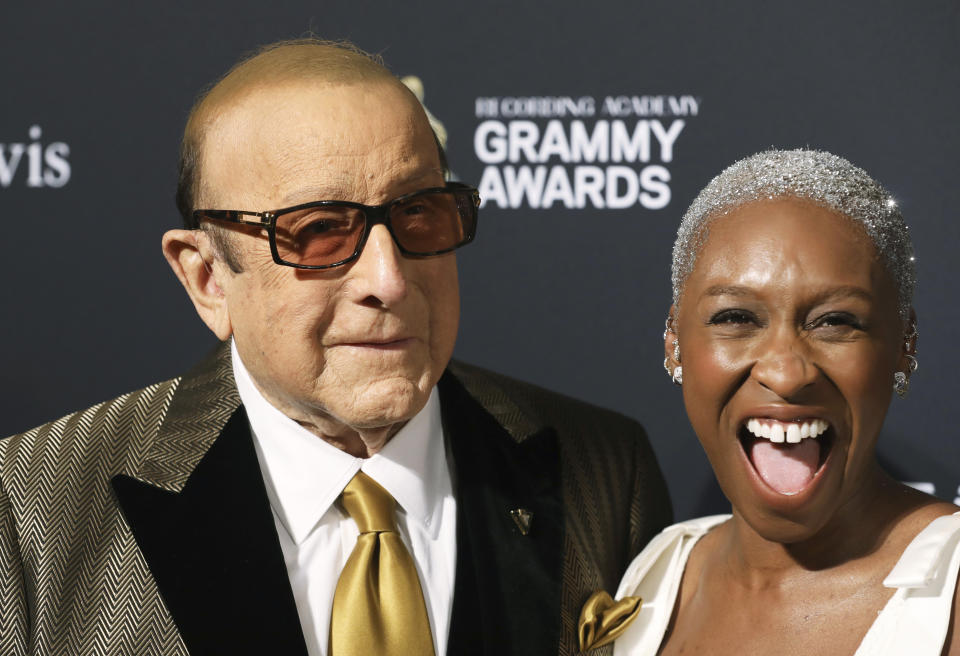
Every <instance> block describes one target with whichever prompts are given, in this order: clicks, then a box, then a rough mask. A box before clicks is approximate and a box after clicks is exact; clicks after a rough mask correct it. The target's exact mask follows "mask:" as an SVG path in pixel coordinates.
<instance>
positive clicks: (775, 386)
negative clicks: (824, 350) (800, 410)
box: [750, 329, 819, 400]
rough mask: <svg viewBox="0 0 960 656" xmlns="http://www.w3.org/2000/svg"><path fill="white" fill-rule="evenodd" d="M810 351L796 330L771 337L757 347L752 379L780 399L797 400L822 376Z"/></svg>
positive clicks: (783, 331)
mask: <svg viewBox="0 0 960 656" xmlns="http://www.w3.org/2000/svg"><path fill="white" fill-rule="evenodd" d="M809 351H810V348H809V345H808V344H807V343H806V342H805V341H804V339H803V337H802V336H801V335H798V334H797V333H796V331H794V330H791V329H784V330H781V331H778V332H777V333H774V334H770V335H768V337H767V339H765V340H764V341H763V342H762V343H761V344H759V345H758V347H757V352H756V361H755V362H754V365H753V368H752V369H751V372H750V375H751V376H752V377H753V379H754V380H756V381H757V382H758V383H760V384H761V385H763V386H764V387H766V388H767V389H769V390H770V391H772V392H774V393H775V394H776V395H777V396H779V397H780V398H781V399H787V400H789V399H791V398H794V397H795V396H797V394H799V393H800V392H801V391H802V390H803V389H804V388H806V387H807V386H808V385H811V384H812V383H813V382H814V381H815V380H816V379H817V376H818V375H819V369H818V368H817V366H816V365H815V364H814V363H813V362H812V360H811V354H810V352H809Z"/></svg>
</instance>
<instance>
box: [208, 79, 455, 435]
mask: <svg viewBox="0 0 960 656" xmlns="http://www.w3.org/2000/svg"><path fill="white" fill-rule="evenodd" d="M202 173H203V185H202V189H201V190H200V194H199V200H198V207H199V206H203V207H210V208H222V209H243V210H256V211H263V210H272V209H278V208H283V207H290V206H292V205H296V204H299V203H304V202H309V201H316V200H345V201H354V202H359V203H364V204H367V205H378V204H382V203H385V202H387V201H390V200H392V199H394V198H396V197H398V196H401V195H403V194H407V193H410V192H413V191H417V190H419V189H423V188H426V187H437V186H442V185H443V175H442V172H441V170H440V163H439V157H438V153H437V147H436V144H435V142H434V137H433V134H432V132H431V131H430V126H429V124H428V123H427V120H426V117H425V116H424V114H423V111H422V110H421V109H420V107H419V106H418V105H417V104H416V100H415V99H414V98H412V97H411V96H410V95H409V94H408V93H406V92H405V91H404V90H402V89H401V88H398V86H396V85H392V84H390V83H387V82H372V83H364V84H354V85H350V86H328V85H324V84H322V83H318V82H314V81H304V82H297V83H287V84H284V85H282V86H272V87H269V88H265V89H259V90H254V91H253V92H252V93H250V94H248V95H247V96H245V97H243V98H242V99H240V100H239V101H238V102H236V103H234V104H233V105H232V106H230V107H229V108H227V109H226V110H225V111H223V112H222V113H221V114H220V115H219V116H218V117H217V118H216V120H215V122H214V123H213V125H212V126H211V127H210V129H209V130H208V131H207V134H206V139H205V141H204V150H203V160H202ZM230 233H231V234H230V236H231V237H232V238H233V241H234V244H235V245H236V247H237V251H238V253H239V256H240V261H241V264H242V266H243V271H242V272H241V273H236V274H234V273H231V272H229V270H228V268H227V267H226V266H225V265H224V264H223V263H222V262H219V261H218V262H217V264H216V265H215V269H214V272H215V277H216V280H217V282H218V284H219V285H220V288H221V290H222V292H223V295H224V299H225V302H226V306H227V309H228V313H229V322H230V327H231V328H232V333H233V337H234V339H235V341H236V345H237V350H238V351H239V353H240V357H241V359H242V360H243V363H244V365H246V367H247V369H248V370H249V372H250V374H251V376H252V378H253V380H254V382H255V383H256V385H257V387H258V388H259V389H260V391H261V392H262V393H263V394H264V396H265V397H266V398H267V399H268V400H269V401H270V402H271V403H273V405H275V406H276V407H277V408H279V409H280V410H281V411H282V412H284V413H285V414H286V415H288V416H289V417H291V418H292V419H294V420H296V421H299V422H301V423H302V424H304V425H306V426H307V427H308V428H311V429H314V430H317V431H318V432H321V433H324V434H329V433H330V432H331V431H333V432H335V431H336V430H338V429H343V430H350V429H352V430H371V429H378V428H384V427H390V426H394V425H396V424H399V423H402V422H404V421H406V420H407V419H409V418H410V417H412V416H413V415H414V414H416V413H417V412H418V411H419V410H420V409H421V408H422V407H423V406H424V404H425V403H426V400H427V398H428V396H429V394H430V390H431V389H432V388H433V386H434V385H435V384H436V382H437V380H438V379H439V377H440V374H441V373H442V372H443V369H444V368H445V367H446V365H447V362H448V361H449V359H450V356H451V354H452V352H453V345H454V341H455V338H456V332H457V323H458V321H459V312H460V306H459V303H460V299H459V291H458V288H457V269H456V260H455V258H454V256H453V254H448V255H444V256H439V257H432V258H420V259H416V258H407V257H404V256H402V255H401V254H400V253H399V251H398V250H397V247H396V245H395V244H394V242H393V240H392V238H391V237H390V234H389V233H388V231H387V229H386V228H385V227H384V226H383V225H378V226H375V227H374V228H373V230H372V231H371V233H370V236H369V238H368V240H367V243H366V245H365V247H364V250H363V253H362V254H361V255H360V257H359V258H358V259H357V260H355V261H353V262H351V263H349V264H346V265H343V266H340V267H336V268H333V269H328V270H320V271H309V270H302V269H295V268H291V267H286V266H280V265H278V264H276V263H274V262H273V260H272V258H271V255H270V250H269V243H268V240H267V235H266V232H265V231H260V230H256V229H252V230H244V229H239V230H238V229H230Z"/></svg>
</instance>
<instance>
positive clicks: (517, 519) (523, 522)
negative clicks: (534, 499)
mask: <svg viewBox="0 0 960 656" xmlns="http://www.w3.org/2000/svg"><path fill="white" fill-rule="evenodd" d="M510 516H511V517H513V523H514V524H516V525H517V528H518V529H520V535H526V534H527V533H529V532H530V524H531V523H533V513H532V512H530V511H529V510H527V509H526V508H517V509H516V510H511V511H510Z"/></svg>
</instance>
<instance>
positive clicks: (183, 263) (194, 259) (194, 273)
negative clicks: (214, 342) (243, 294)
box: [163, 230, 233, 340]
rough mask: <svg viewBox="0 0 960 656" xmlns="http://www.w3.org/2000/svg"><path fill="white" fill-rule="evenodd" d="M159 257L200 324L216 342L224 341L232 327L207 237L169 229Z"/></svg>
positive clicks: (200, 233)
mask: <svg viewBox="0 0 960 656" xmlns="http://www.w3.org/2000/svg"><path fill="white" fill-rule="evenodd" d="M163 255H164V257H166V258H167V263H169V264H170V268H171V269H173V272H174V274H176V276H177V279H178V280H179V281H180V283H181V284H182V285H183V288H184V289H186V290H187V295H188V296H189V297H190V300H191V301H193V306H194V307H195V308H196V309H197V314H199V315H200V318H201V319H203V322H204V323H205V324H207V327H208V328H209V329H210V330H212V331H213V334H215V335H216V336H217V337H218V338H219V339H220V340H226V339H228V338H229V337H230V335H231V334H233V326H232V324H231V323H230V311H229V308H228V307H227V299H226V296H225V295H224V293H223V290H222V289H221V288H220V285H219V284H218V282H217V279H216V274H215V272H214V268H213V264H212V263H213V262H214V259H215V258H214V253H213V248H212V246H211V244H210V237H209V236H208V235H207V234H206V233H204V232H203V231H201V230H170V231H168V232H166V233H164V235H163Z"/></svg>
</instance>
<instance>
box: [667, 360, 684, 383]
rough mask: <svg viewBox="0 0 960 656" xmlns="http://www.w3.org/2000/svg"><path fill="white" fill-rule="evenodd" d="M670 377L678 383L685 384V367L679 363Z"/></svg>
mask: <svg viewBox="0 0 960 656" xmlns="http://www.w3.org/2000/svg"><path fill="white" fill-rule="evenodd" d="M670 379H671V380H672V381H673V382H674V383H675V384H677V385H683V367H681V366H680V365H679V364H678V365H677V366H676V367H674V368H673V373H672V374H671V375H670Z"/></svg>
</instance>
